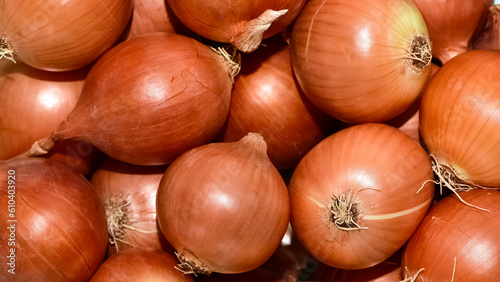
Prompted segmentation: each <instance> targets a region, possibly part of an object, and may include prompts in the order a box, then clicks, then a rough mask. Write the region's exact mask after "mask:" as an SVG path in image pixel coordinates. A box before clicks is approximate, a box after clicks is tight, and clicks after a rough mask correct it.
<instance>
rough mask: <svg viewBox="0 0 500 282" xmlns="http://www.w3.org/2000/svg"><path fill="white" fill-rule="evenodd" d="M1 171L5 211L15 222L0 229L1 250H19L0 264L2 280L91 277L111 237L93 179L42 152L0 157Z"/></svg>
mask: <svg viewBox="0 0 500 282" xmlns="http://www.w3.org/2000/svg"><path fill="white" fill-rule="evenodd" d="M0 177H1V178H0V193H1V194H0V198H1V202H2V203H4V204H5V208H4V209H1V212H0V217H1V219H2V221H3V222H4V223H6V224H7V226H10V227H12V225H14V228H11V229H7V228H5V227H4V228H2V229H3V230H2V231H1V232H0V236H1V238H2V240H3V241H4V242H5V244H1V246H0V251H1V252H2V254H5V256H8V255H10V254H11V253H12V252H14V258H13V260H12V258H9V261H8V263H12V264H10V265H9V264H7V263H5V262H6V261H5V260H4V263H3V264H2V267H1V268H0V270H1V277H2V281H18V280H19V281H88V280H89V279H90V278H91V277H92V275H93V274H94V273H95V271H97V269H98V267H99V266H100V265H101V263H102V261H103V258H104V255H105V253H106V244H107V239H108V238H107V232H106V230H107V229H106V216H105V213H104V208H103V207H102V203H101V201H100V199H99V197H98V196H97V194H96V193H95V191H94V188H93V187H92V184H90V182H89V181H88V180H87V179H85V178H84V177H83V176H82V175H81V174H78V173H76V172H74V171H73V170H71V169H70V168H69V167H67V166H65V165H63V164H60V163H58V162H55V161H51V160H48V159H43V158H29V159H23V160H15V161H0ZM7 204H9V209H7ZM11 219H13V220H16V221H15V222H8V220H11ZM4 226H5V225H4ZM9 238H11V239H12V240H10V241H8V239H9ZM9 242H10V244H8V243H9ZM8 269H14V270H13V271H14V272H15V274H12V273H11V272H7V271H8Z"/></svg>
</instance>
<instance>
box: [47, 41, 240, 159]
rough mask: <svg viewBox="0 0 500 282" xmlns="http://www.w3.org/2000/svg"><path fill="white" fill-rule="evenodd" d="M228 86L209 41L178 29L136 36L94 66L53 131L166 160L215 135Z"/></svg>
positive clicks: (110, 150) (109, 150)
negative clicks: (182, 33) (205, 43)
mask: <svg viewBox="0 0 500 282" xmlns="http://www.w3.org/2000/svg"><path fill="white" fill-rule="evenodd" d="M131 66H133V68H132V67H131ZM231 89H232V80H231V78H230V77H229V75H228V73H227V67H226V64H225V63H224V61H223V58H222V56H220V55H218V54H216V53H215V52H213V51H212V50H211V49H210V48H209V47H207V46H205V45H202V44H201V43H199V42H198V41H196V40H195V39H193V38H189V37H186V36H183V35H178V34H166V33H152V34H147V35H143V36H139V37H136V38H133V39H130V40H127V41H125V42H122V43H120V44H118V45H117V46H115V47H114V48H113V49H111V50H110V51H108V52H107V53H106V54H105V55H104V56H102V57H101V58H100V59H99V61H98V62H97V63H96V64H95V65H94V66H93V67H92V69H91V70H90V72H89V75H88V76H87V79H86V80H85V84H84V86H83V89H82V94H81V96H80V100H79V101H78V103H77V105H76V107H75V109H74V110H73V112H72V113H71V114H70V115H69V116H68V117H67V119H66V120H65V121H64V122H62V123H61V124H60V125H59V126H58V127H57V128H56V130H55V131H54V133H53V138H54V140H61V139H75V140H82V141H86V142H88V143H91V144H93V145H94V146H96V147H97V148H98V149H100V150H101V151H102V152H103V153H105V154H106V155H108V156H110V157H112V158H115V159H117V160H120V161H123V162H128V163H132V164H137V165H163V164H168V163H170V162H172V161H173V160H174V159H175V158H176V157H178V156H179V155H180V154H182V153H183V152H185V151H187V150H189V149H191V148H194V147H196V146H199V145H202V144H205V143H208V142H209V141H211V140H212V139H213V138H214V137H215V136H216V135H217V132H218V131H219V130H220V129H221V128H222V126H223V124H224V122H225V119H226V117H227V114H228V112H229V103H230V99H231V97H230V96H231Z"/></svg>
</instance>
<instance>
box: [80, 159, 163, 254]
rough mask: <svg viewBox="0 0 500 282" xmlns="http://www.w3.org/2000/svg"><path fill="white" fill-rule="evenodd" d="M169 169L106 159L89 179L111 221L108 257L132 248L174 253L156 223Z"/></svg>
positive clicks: (109, 223) (109, 224)
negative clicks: (160, 190)
mask: <svg viewBox="0 0 500 282" xmlns="http://www.w3.org/2000/svg"><path fill="white" fill-rule="evenodd" d="M165 170H166V166H136V165H131V164H127V163H123V162H120V161H117V160H114V159H112V158H109V157H107V158H105V159H104V160H103V161H102V162H101V164H100V165H99V167H98V168H97V169H96V171H95V172H94V173H93V175H92V178H91V179H90V181H91V183H92V184H93V185H94V187H95V190H96V191H97V193H98V194H99V197H100V198H101V201H102V202H103V203H104V209H105V211H106V215H107V219H108V234H109V244H108V256H110V255H113V254H114V253H116V252H121V251H123V250H126V249H129V248H150V249H153V248H154V249H163V250H165V251H171V250H172V248H171V246H170V245H169V244H168V242H167V241H166V240H165V237H164V236H163V234H162V233H161V230H160V228H159V226H158V223H157V221H156V192H157V190H158V184H159V183H160V180H161V178H162V176H163V173H164V172H165Z"/></svg>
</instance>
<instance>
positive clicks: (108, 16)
mask: <svg viewBox="0 0 500 282" xmlns="http://www.w3.org/2000/svg"><path fill="white" fill-rule="evenodd" d="M132 2H133V1H132V0H86V1H80V0H66V1H58V0H17V1H2V3H1V5H0V58H2V57H3V58H4V59H10V60H15V59H19V60H21V61H23V62H25V63H26V64H28V65H30V66H32V67H35V68H40V69H44V70H50V71H67V70H74V69H78V68H81V67H84V66H86V65H88V64H90V63H92V62H93V61H95V60H96V59H97V58H99V56H101V55H102V54H103V53H104V52H106V51H107V50H108V49H109V48H111V47H112V46H113V44H115V42H116V40H117V39H118V38H119V37H120V35H121V33H122V32H123V30H124V29H125V27H126V25H127V22H128V20H129V18H130V14H131V12H132Z"/></svg>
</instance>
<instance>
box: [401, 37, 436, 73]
mask: <svg viewBox="0 0 500 282" xmlns="http://www.w3.org/2000/svg"><path fill="white" fill-rule="evenodd" d="M405 58H406V61H407V64H408V65H409V66H410V68H411V69H412V70H414V71H415V72H417V73H420V72H422V71H423V70H424V69H425V68H426V67H427V66H429V65H430V64H431V61H432V53H431V44H430V41H429V38H428V37H427V36H422V35H414V36H413V37H412V39H411V40H410V42H409V44H408V47H407V49H406V57H405Z"/></svg>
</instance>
